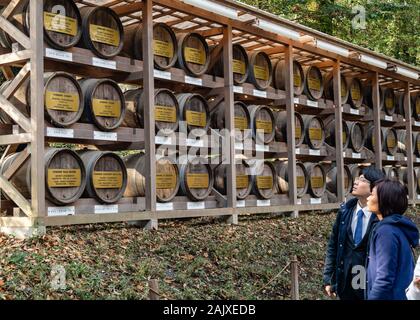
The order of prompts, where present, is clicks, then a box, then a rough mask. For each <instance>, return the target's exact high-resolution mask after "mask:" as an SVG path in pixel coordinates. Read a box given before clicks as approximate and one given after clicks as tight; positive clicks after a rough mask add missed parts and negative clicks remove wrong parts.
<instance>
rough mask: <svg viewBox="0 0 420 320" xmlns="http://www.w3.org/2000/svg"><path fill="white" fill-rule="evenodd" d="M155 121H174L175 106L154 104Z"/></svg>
mask: <svg viewBox="0 0 420 320" xmlns="http://www.w3.org/2000/svg"><path fill="white" fill-rule="evenodd" d="M155 121H161V122H170V123H175V122H176V108H174V107H166V106H155Z"/></svg>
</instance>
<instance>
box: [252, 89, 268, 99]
mask: <svg viewBox="0 0 420 320" xmlns="http://www.w3.org/2000/svg"><path fill="white" fill-rule="evenodd" d="M253 92H254V96H256V97H261V98H267V92H265V91H261V90H256V89H254V91H253Z"/></svg>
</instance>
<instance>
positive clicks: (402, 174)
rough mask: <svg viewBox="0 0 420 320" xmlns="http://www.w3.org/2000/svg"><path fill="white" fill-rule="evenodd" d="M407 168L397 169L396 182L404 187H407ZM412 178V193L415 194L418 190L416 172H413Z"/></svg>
mask: <svg viewBox="0 0 420 320" xmlns="http://www.w3.org/2000/svg"><path fill="white" fill-rule="evenodd" d="M408 173H409V171H408V168H407V167H400V168H398V180H399V181H400V182H401V183H402V184H403V185H405V186H407V185H408ZM413 177H414V192H416V193H417V190H418V178H417V172H416V170H413Z"/></svg>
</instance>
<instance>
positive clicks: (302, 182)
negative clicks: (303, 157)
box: [274, 160, 309, 198]
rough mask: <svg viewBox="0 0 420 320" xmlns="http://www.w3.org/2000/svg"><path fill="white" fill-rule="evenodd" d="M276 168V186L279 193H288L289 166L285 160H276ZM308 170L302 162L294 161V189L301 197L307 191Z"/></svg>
mask: <svg viewBox="0 0 420 320" xmlns="http://www.w3.org/2000/svg"><path fill="white" fill-rule="evenodd" d="M274 167H275V169H276V178H277V187H278V190H279V193H280V194H288V193H289V168H288V162H287V161H281V160H276V161H275V162H274ZM308 185H309V180H308V172H307V171H306V168H305V166H304V164H303V163H302V162H299V161H297V162H296V189H297V194H296V195H297V197H298V198H301V197H303V196H304V195H305V194H306V192H307V191H308Z"/></svg>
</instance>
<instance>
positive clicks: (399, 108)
mask: <svg viewBox="0 0 420 320" xmlns="http://www.w3.org/2000/svg"><path fill="white" fill-rule="evenodd" d="M406 99H407V95H406V94H404V93H403V92H396V93H395V101H396V104H395V113H398V114H399V115H401V116H403V117H404V119H405V118H406V117H405V106H404V103H405V101H406ZM411 107H412V108H413V106H411ZM414 113H415V110H414V109H413V116H414Z"/></svg>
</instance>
